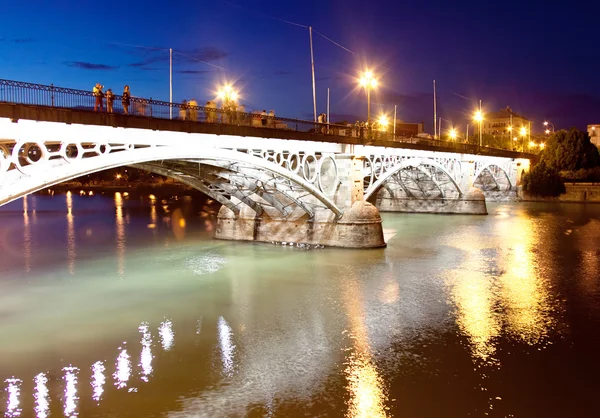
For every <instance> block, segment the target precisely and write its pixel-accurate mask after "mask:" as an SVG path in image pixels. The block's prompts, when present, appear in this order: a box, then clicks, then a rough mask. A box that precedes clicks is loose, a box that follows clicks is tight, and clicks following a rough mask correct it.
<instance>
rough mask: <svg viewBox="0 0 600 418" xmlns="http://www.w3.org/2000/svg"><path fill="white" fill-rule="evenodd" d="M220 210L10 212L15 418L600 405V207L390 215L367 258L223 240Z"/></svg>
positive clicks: (35, 205)
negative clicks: (217, 220) (217, 236)
mask: <svg viewBox="0 0 600 418" xmlns="http://www.w3.org/2000/svg"><path fill="white" fill-rule="evenodd" d="M215 209H216V208H215V206H214V204H210V202H206V201H205V200H202V199H198V198H197V197H194V198H193V199H192V198H186V197H183V196H180V197H178V198H177V199H169V200H165V201H161V200H160V198H159V199H149V198H148V196H125V195H123V194H119V193H117V194H114V195H112V194H111V195H95V196H88V195H79V193H73V194H67V195H58V194H56V195H54V196H41V195H37V196H29V197H28V198H26V199H25V200H19V201H16V202H13V203H11V204H9V205H7V206H4V207H2V208H0V384H2V385H3V387H4V390H2V391H0V411H3V412H4V414H5V416H6V417H16V416H23V417H60V416H69V417H70V416H81V417H114V416H118V417H129V416H131V417H159V416H160V417H163V416H166V417H187V416H197V417H221V416H223V417H235V416H250V417H262V416H265V417H296V416H311V417H313V416H323V417H324V416H332V417H384V416H389V417H392V416H393V417H467V416H474V417H477V416H502V417H504V416H510V417H513V416H514V417H591V416H598V413H597V406H596V403H595V398H596V394H597V392H598V389H600V385H599V384H598V377H597V376H599V375H600V366H599V365H598V360H597V353H598V352H599V350H600V337H599V335H600V334H599V333H598V329H599V325H600V250H599V248H600V220H599V219H600V205H598V206H589V205H587V206H586V205H542V204H495V205H493V204H490V205H489V207H488V209H489V212H490V214H489V215H488V216H443V215H418V214H383V220H384V228H385V234H386V237H387V242H388V247H387V248H386V249H379V250H366V251H360V250H343V249H307V248H298V247H296V246H289V245H286V246H281V245H273V244H252V243H239V242H228V241H218V240H214V239H212V238H211V236H212V233H213V230H214V217H215Z"/></svg>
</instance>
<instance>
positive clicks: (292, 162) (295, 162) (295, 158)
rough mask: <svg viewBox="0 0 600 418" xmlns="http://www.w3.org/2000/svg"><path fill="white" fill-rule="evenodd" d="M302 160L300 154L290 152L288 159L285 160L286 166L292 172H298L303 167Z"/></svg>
mask: <svg viewBox="0 0 600 418" xmlns="http://www.w3.org/2000/svg"><path fill="white" fill-rule="evenodd" d="M300 162H301V158H300V156H299V155H298V154H296V153H290V154H288V156H287V160H286V162H285V168H287V169H288V170H290V171H291V172H292V173H295V174H298V171H300V167H301V164H300Z"/></svg>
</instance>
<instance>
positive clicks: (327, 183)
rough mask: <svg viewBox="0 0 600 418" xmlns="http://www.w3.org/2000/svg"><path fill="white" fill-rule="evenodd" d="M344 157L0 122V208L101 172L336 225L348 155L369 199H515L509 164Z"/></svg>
mask: <svg viewBox="0 0 600 418" xmlns="http://www.w3.org/2000/svg"><path fill="white" fill-rule="evenodd" d="M346 149H347V145H346V144H336V143H329V142H328V143H323V142H315V141H298V140H283V139H276V138H254V137H252V138H250V137H239V136H229V135H213V134H199V133H192V134H189V133H182V132H164V131H152V130H147V129H130V128H120V127H119V128H113V127H107V126H91V125H77V124H73V125H70V124H65V123H55V122H36V121H30V120H19V121H18V122H12V121H11V120H10V119H7V118H0V204H4V203H7V202H9V201H11V200H14V199H16V198H18V197H21V196H24V195H27V194H29V193H33V192H35V191H38V190H41V189H44V188H47V187H49V186H52V185H54V184H57V183H61V182H64V181H68V180H71V179H74V178H77V177H80V176H84V175H86V174H90V173H94V172H96V171H101V170H105V169H108V168H115V167H120V166H129V165H133V166H137V167H138V168H142V169H145V170H149V171H153V172H155V173H158V174H162V175H168V176H170V177H173V178H175V179H177V180H179V181H181V182H183V183H184V184H187V185H189V186H190V187H194V188H196V189H198V190H200V191H202V192H204V193H206V194H207V195H209V196H211V197H213V198H214V199H215V200H217V201H219V202H220V203H222V204H224V205H226V206H227V207H229V208H230V209H231V210H232V211H233V212H234V213H239V211H240V205H246V206H249V207H250V208H252V209H253V210H254V211H255V212H257V213H258V214H262V213H267V214H274V215H277V216H283V217H286V216H290V215H291V214H293V213H295V210H296V209H297V208H298V209H300V210H301V212H303V213H305V214H308V216H309V217H312V216H313V215H314V212H315V210H316V209H317V208H325V209H327V210H330V211H332V212H333V213H335V215H336V216H337V217H338V218H339V217H341V216H342V213H343V210H342V209H341V208H340V207H338V206H337V205H336V204H335V203H334V197H335V194H336V192H337V190H338V186H339V185H340V184H341V181H348V179H347V175H345V177H343V178H342V177H341V175H340V172H339V167H338V159H339V158H340V156H342V155H343V156H344V158H348V157H355V156H364V160H363V161H364V164H363V179H364V190H365V199H369V198H371V197H372V196H374V194H375V193H377V191H378V190H380V189H381V188H382V187H384V188H386V189H387V190H388V192H390V193H392V194H393V193H396V192H400V191H401V192H402V193H404V194H405V195H407V196H409V197H414V198H419V199H427V198H435V197H442V198H459V197H461V196H463V195H464V193H465V192H466V191H467V190H466V189H465V188H468V187H470V185H471V184H472V183H469V182H468V181H467V180H468V179H467V177H469V176H470V175H472V179H471V181H472V182H476V184H477V182H480V183H482V179H487V180H490V181H491V182H492V183H491V184H492V186H490V185H489V184H488V183H489V182H488V183H485V182H483V183H485V184H483V185H481V187H484V188H485V187H495V188H497V189H502V188H504V187H506V188H507V189H510V188H511V187H513V185H514V184H515V183H516V176H517V171H518V170H517V169H516V166H517V165H518V164H516V162H515V160H513V159H509V158H501V157H485V156H478V155H467V154H456V153H438V152H433V151H423V150H413V149H401V148H385V147H378V146H373V145H371V146H361V145H354V146H353V147H352V150H353V154H352V155H348V154H346V153H345V152H346ZM354 153H355V154H354ZM473 167H474V174H473V171H469V170H473ZM163 173H166V174H163ZM469 173H470V174H469ZM488 177H489V178H488ZM487 180H486V181H487ZM336 201H337V200H336ZM240 202H241V203H240Z"/></svg>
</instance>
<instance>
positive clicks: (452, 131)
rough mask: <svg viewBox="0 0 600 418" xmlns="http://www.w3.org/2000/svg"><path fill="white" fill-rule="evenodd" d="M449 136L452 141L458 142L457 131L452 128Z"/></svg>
mask: <svg viewBox="0 0 600 418" xmlns="http://www.w3.org/2000/svg"><path fill="white" fill-rule="evenodd" d="M448 135H449V136H450V139H451V140H452V141H456V137H457V136H458V132H456V129H454V128H451V129H450V132H449V133H448Z"/></svg>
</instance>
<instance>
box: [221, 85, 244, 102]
mask: <svg viewBox="0 0 600 418" xmlns="http://www.w3.org/2000/svg"><path fill="white" fill-rule="evenodd" d="M217 96H218V97H219V99H221V100H222V101H223V103H226V104H229V102H235V101H236V100H237V99H238V97H239V94H238V92H237V91H236V90H235V89H234V88H233V86H232V85H231V84H225V85H224V86H223V87H221V88H220V89H219V91H218V92H217Z"/></svg>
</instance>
